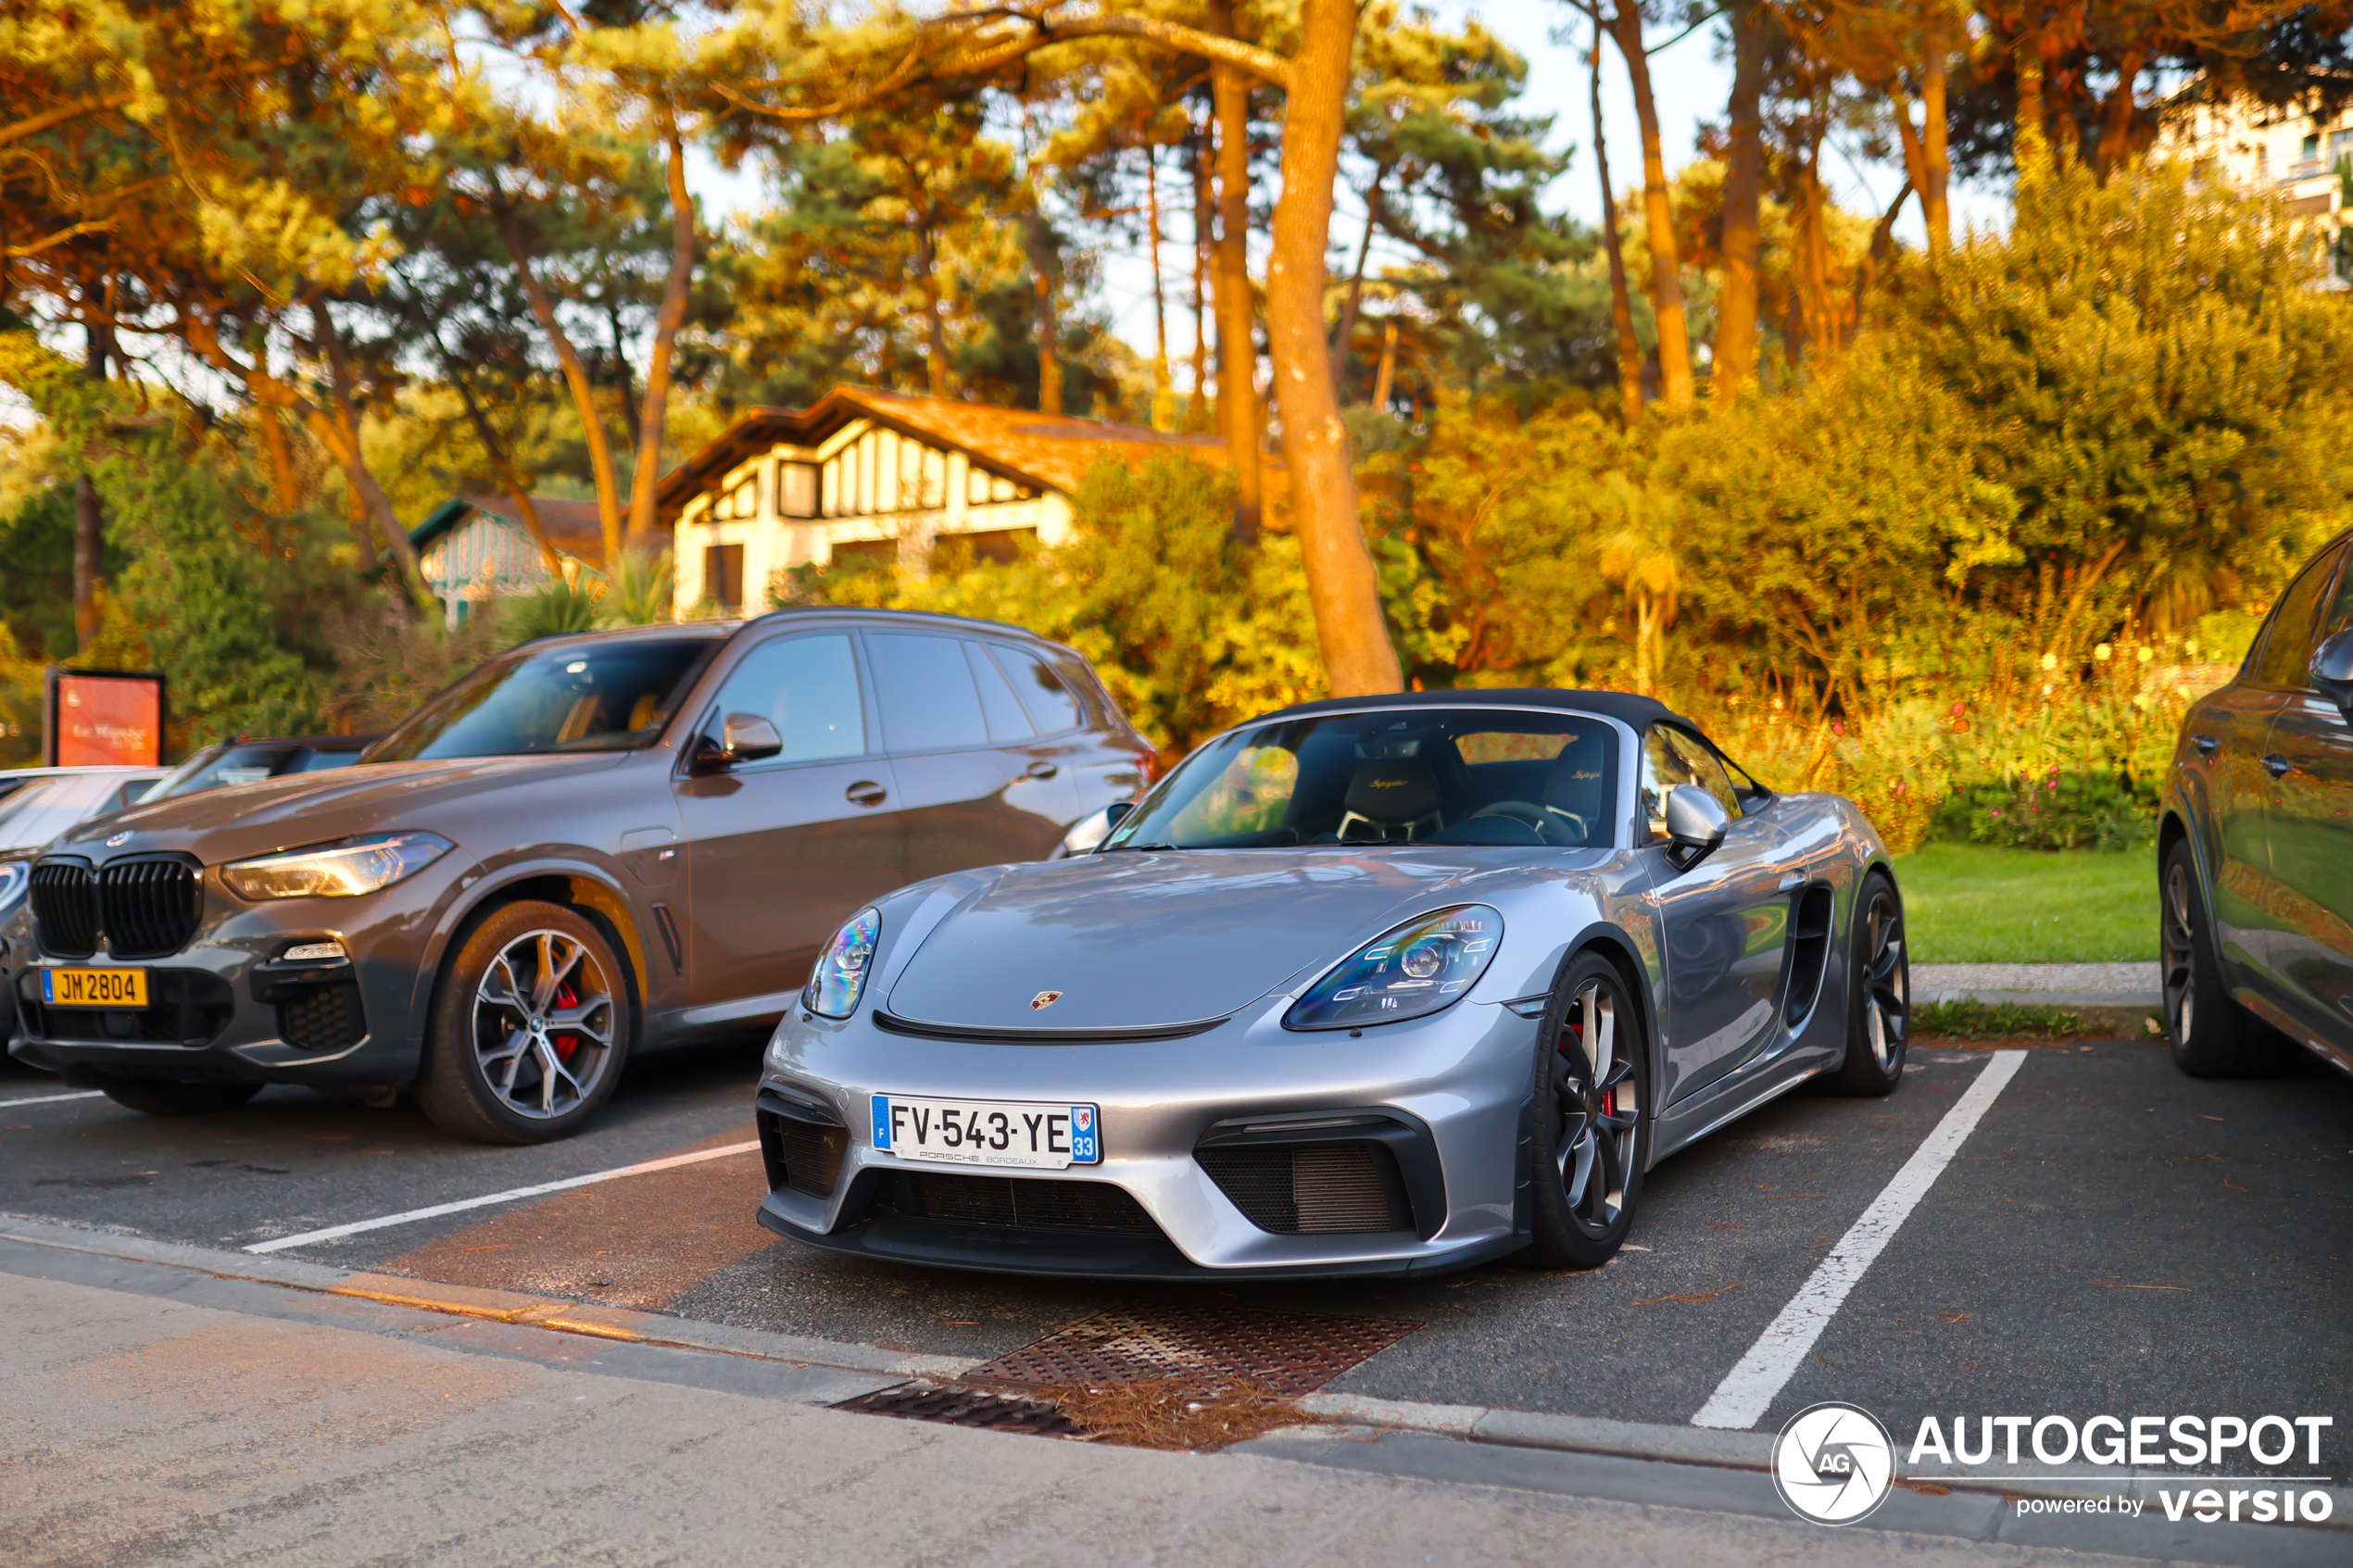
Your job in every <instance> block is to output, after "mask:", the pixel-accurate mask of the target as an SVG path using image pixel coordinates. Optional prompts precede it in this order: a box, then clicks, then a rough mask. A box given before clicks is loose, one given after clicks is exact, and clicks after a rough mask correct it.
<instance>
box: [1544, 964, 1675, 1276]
mask: <svg viewBox="0 0 2353 1568" xmlns="http://www.w3.org/2000/svg"><path fill="white" fill-rule="evenodd" d="M1542 1029H1543V1033H1542V1036H1541V1044H1540V1047H1539V1049H1538V1052H1537V1062H1536V1078H1535V1090H1536V1129H1535V1138H1534V1140H1533V1143H1532V1145H1531V1147H1530V1150H1529V1157H1530V1160H1531V1161H1532V1164H1533V1169H1532V1170H1531V1172H1530V1177H1531V1180H1530V1186H1531V1194H1530V1210H1531V1212H1530V1216H1529V1218H1530V1223H1531V1230H1532V1233H1533V1235H1532V1239H1531V1240H1530V1241H1529V1246H1528V1248H1527V1250H1526V1251H1524V1252H1523V1253H1521V1254H1520V1258H1519V1261H1522V1262H1525V1263H1528V1264H1530V1265H1532V1266H1534V1267H1537V1268H1546V1269H1592V1268H1599V1267H1600V1266H1601V1265H1602V1264H1604V1263H1606V1262H1608V1261H1610V1259H1611V1258H1613V1257H1615V1256H1616V1255H1617V1249H1618V1248H1619V1247H1620V1246H1622V1245H1623V1244H1624V1243H1625V1240H1626V1237H1627V1235H1628V1233H1629V1232H1630V1231H1631V1230H1632V1229H1633V1224H1634V1209H1635V1205H1636V1202H1637V1201H1638V1199H1639V1198H1641V1196H1642V1155H1643V1149H1644V1140H1645V1138H1646V1137H1647V1136H1648V1130H1649V1123H1648V1122H1647V1120H1646V1119H1645V1117H1644V1114H1643V1110H1644V1107H1645V1106H1646V1105H1647V1103H1648V1100H1649V1090H1650V1048H1649V1042H1648V1040H1647V1038H1646V1036H1645V1034H1644V1031H1643V1029H1642V1014H1641V1012H1640V1011H1639V1010H1637V1009H1636V1008H1635V1006H1634V1001H1633V997H1631V996H1630V995H1629V992H1628V990H1627V987H1626V982H1625V978H1624V976H1622V975H1621V974H1620V973H1619V972H1618V970H1617V965H1616V964H1614V963H1612V962H1610V960H1608V959H1606V958H1604V957H1603V956H1602V955H1601V954H1599V953H1592V952H1589V953H1584V954H1580V955H1579V957H1578V958H1577V959H1575V960H1572V961H1571V963H1570V964H1569V966H1568V971H1567V973H1566V974H1565V975H1564V976H1563V977H1562V980H1561V983H1560V985H1559V986H1558V987H1557V988H1556V989H1555V991H1554V998H1553V1004H1552V1006H1551V1007H1550V1008H1549V1009H1547V1010H1546V1011H1545V1014H1544V1022H1543V1025H1542Z"/></svg>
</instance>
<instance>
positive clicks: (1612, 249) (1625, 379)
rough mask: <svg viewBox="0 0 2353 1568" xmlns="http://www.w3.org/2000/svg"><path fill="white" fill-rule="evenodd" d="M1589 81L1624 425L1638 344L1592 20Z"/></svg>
mask: <svg viewBox="0 0 2353 1568" xmlns="http://www.w3.org/2000/svg"><path fill="white" fill-rule="evenodd" d="M1588 63H1589V64H1591V66H1592V84H1593V167H1594V168H1595V169H1599V170H1601V175H1602V248H1603V249H1604V250H1605V251H1607V252H1608V253H1609V314H1610V321H1611V324H1612V325H1613V326H1614V327H1615V329H1616V330H1617V402H1618V409H1619V412H1621V413H1622V414H1624V416H1625V418H1626V428H1627V429H1629V430H1631V429H1633V428H1634V427H1635V426H1636V425H1638V424H1640V423H1642V341H1641V340H1640V339H1639V338H1637V337H1635V335H1634V298H1633V295H1631V294H1629V292H1628V290H1627V287H1626V247H1625V245H1624V244H1623V243H1622V242H1621V241H1620V240H1619V238H1618V233H1617V194H1616V193H1614V192H1613V191H1612V190H1611V189H1610V181H1609V139H1608V138H1607V137H1606V136H1604V134H1603V133H1602V24H1601V19H1600V18H1598V17H1596V18H1595V19H1594V20H1593V48H1592V54H1591V55H1590V56H1588Z"/></svg>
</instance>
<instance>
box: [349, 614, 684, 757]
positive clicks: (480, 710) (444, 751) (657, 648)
mask: <svg viewBox="0 0 2353 1568" xmlns="http://www.w3.org/2000/svg"><path fill="white" fill-rule="evenodd" d="M717 646H719V645H718V642H717V641H716V640H715V639H711V638H705V637H676V638H659V639H657V638H645V639H638V638H630V639H627V640H623V641H615V642H610V643H573V644H571V645H569V646H557V647H553V648H549V649H547V650H545V651H544V652H538V653H534V652H532V651H531V650H530V649H529V648H523V649H521V650H518V651H517V652H515V653H512V654H510V655H508V656H507V657H506V658H504V659H494V660H492V661H491V662H490V663H488V664H485V665H484V666H483V667H482V668H481V669H480V670H477V671H474V672H473V673H472V674H471V675H469V676H467V677H466V678H465V679H464V680H462V681H460V682H459V683H458V684H456V685H454V686H452V687H450V688H449V689H448V690H447V691H446V692H444V693H442V694H441V695H440V696H437V697H435V698H434V700H433V701H432V702H430V703H428V704H426V705H425V706H424V707H423V708H421V709H418V710H417V711H416V713H414V714H413V715H411V716H410V717H409V719H408V720H407V721H404V722H403V723H402V724H401V726H400V727H399V728H398V729H396V730H395V731H393V733H392V734H388V735H386V736H385V737H384V740H383V741H382V743H380V744H379V745H378V746H375V747H374V748H372V749H371V750H370V751H369V752H368V753H367V756H366V759H367V760H368V761H371V762H413V761H419V760H430V759H436V758H445V757H512V756H516V755H519V754H522V753H526V752H534V751H623V750H626V749H628V748H629V747H630V746H642V745H645V744H646V743H648V742H649V741H651V740H652V739H654V737H655V736H657V735H659V734H661V726H662V724H663V722H664V721H667V720H668V719H669V717H670V711H671V709H672V708H673V707H674V706H675V705H676V704H677V702H678V701H679V699H680V698H681V697H683V696H685V695H686V687H687V685H688V684H691V681H692V678H693V676H694V673H695V671H697V670H698V668H700V666H701V662H702V660H703V659H704V657H705V656H706V655H708V654H709V653H710V652H711V649H713V648H715V647H717Z"/></svg>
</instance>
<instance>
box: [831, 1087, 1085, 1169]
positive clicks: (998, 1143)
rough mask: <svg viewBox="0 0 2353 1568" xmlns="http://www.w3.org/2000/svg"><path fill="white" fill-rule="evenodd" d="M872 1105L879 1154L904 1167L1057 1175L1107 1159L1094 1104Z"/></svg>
mask: <svg viewBox="0 0 2353 1568" xmlns="http://www.w3.org/2000/svg"><path fill="white" fill-rule="evenodd" d="M874 1102H875V1148H876V1149H877V1150H879V1151H880V1152H882V1153H885V1154H896V1155H899V1156H900V1157H901V1158H903V1159H907V1160H946V1161H948V1162H949V1163H950V1164H954V1165H1016V1166H1020V1167H1022V1168H1024V1169H1026V1170H1031V1171H1060V1170H1063V1169H1065V1168H1067V1167H1069V1166H1072V1165H1094V1164H1099V1163H1101V1160H1102V1157H1103V1155H1102V1143H1101V1137H1100V1136H1099V1135H1100V1133H1101V1122H1102V1117H1101V1113H1100V1112H1099V1111H1098V1110H1097V1109H1096V1108H1095V1107H1094V1106H1091V1105H1048V1104H1040V1103H1035V1102H1031V1101H1027V1100H997V1099H918V1098H913V1097H912V1096H909V1095H876V1096H875V1097H874Z"/></svg>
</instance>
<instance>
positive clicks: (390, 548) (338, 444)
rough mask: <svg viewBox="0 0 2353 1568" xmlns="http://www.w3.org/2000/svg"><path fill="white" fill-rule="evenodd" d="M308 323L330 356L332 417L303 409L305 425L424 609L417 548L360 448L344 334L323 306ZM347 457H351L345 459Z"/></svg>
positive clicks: (370, 561) (366, 560) (366, 559)
mask: <svg viewBox="0 0 2353 1568" xmlns="http://www.w3.org/2000/svg"><path fill="white" fill-rule="evenodd" d="M310 319H311V321H312V322H313V323H314V325H315V327H316V330H317V332H318V337H319V345H320V346H321V348H323V349H324V350H325V351H326V355H327V391H328V395H329V397H330V399H331V401H332V402H333V413H332V414H331V413H330V412H329V411H328V410H326V409H323V408H319V407H317V406H316V405H315V404H305V405H304V406H303V408H302V417H303V422H304V423H305V424H306V425H308V427H309V429H310V433H312V434H313V435H314V436H317V437H318V438H319V442H320V445H323V446H325V447H327V449H328V450H329V451H330V452H333V454H334V455H335V460H336V462H337V463H338V464H339V465H340V466H341V467H342V469H343V470H344V482H345V483H346V484H347V485H349V486H350V489H351V493H352V495H353V496H354V497H355V498H356V499H357V500H358V502H359V511H360V512H361V513H362V514H363V517H364V521H362V522H361V524H360V532H362V533H365V532H366V528H367V525H369V524H372V525H373V526H374V530H375V532H376V533H377V534H378V535H379V536H381V538H382V540H383V542H384V549H385V551H386V552H387V553H388V554H390V555H391V557H392V558H393V559H394V561H396V563H398V565H399V568H400V575H401V581H402V583H404V585H406V586H407V587H408V589H409V592H410V593H411V594H413V595H414V596H416V599H417V602H418V603H419V604H420V605H422V604H423V603H424V602H425V601H426V600H427V599H428V598H429V597H430V595H428V594H427V593H426V592H425V584H424V574H423V571H422V568H421V567H420V566H419V564H418V561H417V547H416V546H414V545H412V544H410V543H409V533H408V531H407V530H406V529H403V528H402V527H401V526H400V519H399V518H398V517H397V516H396V515H395V513H394V512H393V509H392V497H390V496H389V495H385V494H384V487H383V486H382V485H380V484H378V483H376V476H375V475H374V474H373V473H371V471H369V469H368V463H367V459H366V458H365V456H364V455H363V453H362V451H361V448H360V445H359V413H358V409H357V406H356V404H355V402H354V400H353V397H352V390H351V356H350V354H349V352H348V351H347V350H346V348H345V347H344V341H343V332H342V329H340V328H338V327H337V326H336V325H335V319H334V316H333V314H332V313H331V312H330V311H329V310H328V309H327V307H326V306H324V305H322V304H313V305H312V306H311V307H310ZM323 430H333V432H334V433H335V434H336V437H337V439H336V440H335V441H334V442H329V441H328V440H327V438H326V437H325V435H324V434H323V433H321V432H322V431H323ZM346 454H348V455H349V456H348V458H347V459H346ZM360 559H361V566H362V567H363V569H366V570H373V568H374V564H375V562H374V555H373V553H372V552H371V550H370V549H368V548H367V547H366V546H365V545H364V543H363V545H362V547H361V550H360Z"/></svg>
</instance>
